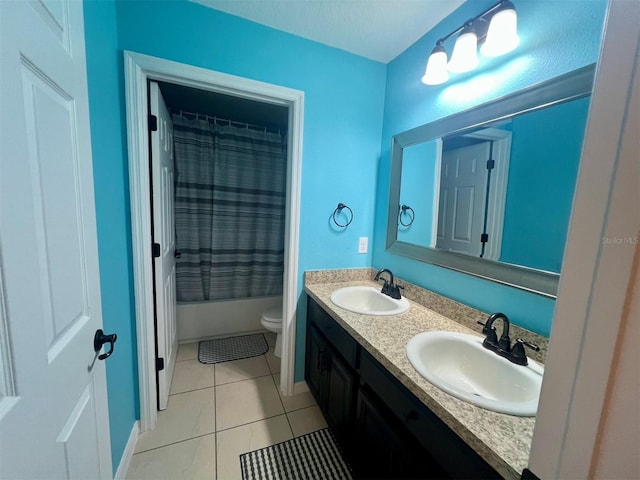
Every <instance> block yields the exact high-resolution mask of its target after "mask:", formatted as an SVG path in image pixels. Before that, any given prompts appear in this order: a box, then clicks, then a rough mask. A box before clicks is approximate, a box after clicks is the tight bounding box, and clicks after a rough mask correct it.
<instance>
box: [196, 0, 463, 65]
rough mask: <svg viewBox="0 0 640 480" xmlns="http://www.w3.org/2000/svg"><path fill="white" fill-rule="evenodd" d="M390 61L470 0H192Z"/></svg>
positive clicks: (308, 37) (363, 54)
mask: <svg viewBox="0 0 640 480" xmlns="http://www.w3.org/2000/svg"><path fill="white" fill-rule="evenodd" d="M192 1H194V2H197V3H200V4H202V5H205V6H207V7H210V8H214V9H216V10H221V11H223V12H226V13H229V14H231V15H235V16H238V17H242V18H245V19H247V20H251V21H253V22H256V23H260V24H263V25H267V26H269V27H272V28H275V29H277V30H282V31H284V32H288V33H292V34H294V35H298V36H300V37H304V38H307V39H309V40H314V41H316V42H320V43H323V44H325V45H329V46H331V47H335V48H339V49H342V50H346V51H348V52H351V53H355V54H356V55H360V56H363V57H366V58H369V59H371V60H376V61H378V62H382V63H388V62H390V61H391V60H393V59H394V58H396V57H397V56H398V55H399V54H401V53H402V52H403V51H405V50H406V49H407V48H408V47H409V46H411V45H413V44H414V43H415V42H416V41H417V40H418V39H419V38H421V37H422V36H423V35H424V34H425V33H427V32H428V31H429V30H431V29H432V28H433V27H434V26H435V25H437V24H438V23H439V22H440V21H441V20H442V19H443V18H445V17H446V16H447V15H449V14H450V13H451V12H453V11H454V10H455V9H456V8H458V7H459V6H460V5H461V4H462V3H464V1H465V0H192Z"/></svg>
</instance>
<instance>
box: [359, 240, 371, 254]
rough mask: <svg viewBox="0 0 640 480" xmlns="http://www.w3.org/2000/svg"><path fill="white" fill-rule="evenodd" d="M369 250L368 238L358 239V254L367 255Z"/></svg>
mask: <svg viewBox="0 0 640 480" xmlns="http://www.w3.org/2000/svg"><path fill="white" fill-rule="evenodd" d="M368 250H369V237H360V239H359V240H358V253H367V251H368Z"/></svg>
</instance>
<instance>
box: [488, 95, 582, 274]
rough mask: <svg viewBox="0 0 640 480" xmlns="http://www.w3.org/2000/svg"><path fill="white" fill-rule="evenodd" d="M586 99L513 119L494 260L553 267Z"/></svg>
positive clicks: (558, 257)
mask: <svg viewBox="0 0 640 480" xmlns="http://www.w3.org/2000/svg"><path fill="white" fill-rule="evenodd" d="M588 113H589V99H588V98H581V99H579V100H574V101H572V102H567V103H563V104H561V105H554V106H553V107H551V108H547V109H543V110H539V111H536V112H529V113H526V114H524V115H518V116H517V117H515V118H514V119H513V123H512V125H513V136H512V138H511V161H510V166H509V180H508V182H507V185H508V187H507V201H506V207H505V213H504V230H503V240H502V252H501V256H500V260H501V261H503V262H507V263H514V264H516V265H525V266H527V267H533V268H539V269H541V270H548V271H550V272H559V271H560V267H561V265H562V255H563V254H564V246H565V242H566V240H567V230H568V227H569V217H570V215H571V205H572V203H573V193H574V191H575V186H576V179H577V175H578V166H579V164H580V152H581V150H582V141H583V139H584V131H585V127H586V125H587V115H588Z"/></svg>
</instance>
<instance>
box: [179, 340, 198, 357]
mask: <svg viewBox="0 0 640 480" xmlns="http://www.w3.org/2000/svg"><path fill="white" fill-rule="evenodd" d="M198 344H199V342H194V343H182V344H180V345H178V353H177V355H176V362H181V361H183V360H197V359H198Z"/></svg>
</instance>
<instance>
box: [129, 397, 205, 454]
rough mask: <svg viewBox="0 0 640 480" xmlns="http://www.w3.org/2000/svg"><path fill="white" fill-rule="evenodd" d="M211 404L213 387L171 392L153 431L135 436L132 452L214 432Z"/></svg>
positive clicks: (159, 413)
mask: <svg viewBox="0 0 640 480" xmlns="http://www.w3.org/2000/svg"><path fill="white" fill-rule="evenodd" d="M215 403H216V402H215V394H214V389H213V388H205V389H203V390H194V391H193V392H187V393H179V394H177V395H171V396H170V397H169V406H168V407H167V409H166V410H163V411H161V412H158V423H157V424H156V428H155V430H153V431H150V432H144V433H143V434H142V435H140V436H139V437H138V444H137V446H136V453H138V452H143V451H145V450H150V449H152V448H157V447H161V446H164V445H169V444H171V443H175V442H179V441H181V440H187V439H189V438H194V437H198V436H201V435H205V434H208V433H213V432H215V429H216V423H215Z"/></svg>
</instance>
